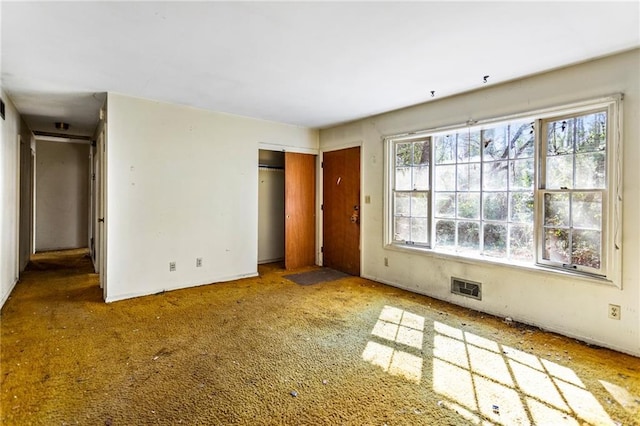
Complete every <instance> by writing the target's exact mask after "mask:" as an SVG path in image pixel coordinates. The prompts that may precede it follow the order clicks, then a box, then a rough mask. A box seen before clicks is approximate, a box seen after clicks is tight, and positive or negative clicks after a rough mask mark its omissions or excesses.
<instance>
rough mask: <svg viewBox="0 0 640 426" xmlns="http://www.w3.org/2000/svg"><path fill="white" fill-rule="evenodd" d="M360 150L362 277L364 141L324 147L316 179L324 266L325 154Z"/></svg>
mask: <svg viewBox="0 0 640 426" xmlns="http://www.w3.org/2000/svg"><path fill="white" fill-rule="evenodd" d="M357 147H359V148H360V200H359V203H360V204H359V206H360V236H359V237H360V241H358V245H359V247H360V276H362V265H363V262H362V260H363V259H362V253H363V251H364V250H362V235H363V234H364V232H362V223H363V220H362V219H363V216H364V215H363V204H364V203H363V200H364V194H363V191H362V183H363V182H364V179H363V176H364V173H363V171H364V167H363V166H364V163H363V158H364V155H363V147H364V144H363V143H362V140H361V139H359V140H357V141H352V142H346V143H343V144H338V145H332V146H328V147H324V148H320V155H318V159H319V163H320V164H318V178H317V179H316V181H317V184H318V188H317V194H318V204H317V205H318V212H317V213H316V214H317V217H318V229H319V232H318V235H317V238H318V240H317V241H318V265H321V266H323V265H324V259H323V258H322V250H321V247H323V246H324V239H323V234H324V223H323V222H324V216H323V214H322V203H323V201H324V187H323V180H324V169H323V168H322V164H323V163H324V153H325V152H332V151H340V150H343V149H349V148H357Z"/></svg>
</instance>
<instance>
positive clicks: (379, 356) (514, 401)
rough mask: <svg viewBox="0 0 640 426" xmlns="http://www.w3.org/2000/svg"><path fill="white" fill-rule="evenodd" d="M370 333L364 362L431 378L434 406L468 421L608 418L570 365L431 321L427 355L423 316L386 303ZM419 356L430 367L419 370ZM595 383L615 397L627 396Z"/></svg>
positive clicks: (416, 378) (607, 421) (421, 379)
mask: <svg viewBox="0 0 640 426" xmlns="http://www.w3.org/2000/svg"><path fill="white" fill-rule="evenodd" d="M371 335H372V337H371V340H370V341H369V342H368V343H367V345H366V347H365V348H364V351H363V353H362V359H363V360H364V361H366V362H369V363H371V364H373V365H375V366H377V367H380V368H382V369H383V371H385V372H387V373H389V374H391V375H395V376H400V377H403V378H405V379H407V380H409V381H411V382H414V383H415V384H417V385H420V384H421V383H422V384H423V385H428V382H429V381H431V383H432V386H433V391H435V392H436V393H437V394H439V395H440V396H441V397H442V398H443V399H442V401H441V402H440V405H441V406H442V407H444V408H448V409H451V410H453V411H455V412H456V413H458V414H459V415H461V416H462V417H464V418H465V419H466V420H467V421H469V422H470V423H472V424H483V425H485V424H496V425H505V426H506V425H547V424H548V425H551V424H552V425H580V424H582V422H587V423H589V424H597V425H615V424H616V423H615V422H614V421H613V420H612V419H611V418H610V417H609V415H608V414H607V412H606V411H605V410H604V408H603V407H602V405H601V404H600V402H599V401H598V400H597V399H596V398H595V397H594V396H593V395H592V394H591V392H589V390H588V389H587V388H586V386H585V385H584V383H583V382H582V380H580V378H579V377H578V376H577V375H576V374H575V373H574V372H573V370H571V369H570V368H568V367H565V366H562V365H560V364H557V363H555V362H552V361H549V360H547V359H543V358H539V357H537V356H535V355H532V354H529V353H526V352H523V351H520V350H518V349H515V348H512V347H509V346H505V345H502V344H500V343H498V342H496V341H493V340H490V339H487V338H484V337H481V336H478V335H475V334H473V333H470V332H467V331H464V330H461V329H459V328H456V327H452V326H450V325H447V324H444V323H441V322H438V321H434V322H433V336H434V338H433V346H432V348H433V353H429V351H428V349H429V348H428V346H430V343H431V342H424V337H425V318H424V317H423V316H420V315H417V314H414V313H411V312H408V311H406V310H403V309H399V308H395V307H392V306H385V307H384V308H383V309H382V312H381V313H380V316H379V318H378V320H377V322H376V324H375V325H374V326H373V329H372V331H371ZM425 343H427V344H425ZM423 354H424V355H423ZM426 357H429V361H430V363H431V364H432V366H433V371H432V372H423V365H424V363H425V358H426ZM429 373H432V376H431V377H429ZM601 383H602V385H603V386H604V387H605V388H606V389H607V390H608V391H609V392H610V393H611V394H612V395H613V396H614V398H616V400H618V401H621V400H628V399H629V398H632V396H630V395H625V394H623V393H622V392H620V391H619V390H617V389H615V385H611V384H609V383H607V382H604V383H603V382H602V381H601ZM621 404H622V405H623V406H624V404H623V403H622V402H621Z"/></svg>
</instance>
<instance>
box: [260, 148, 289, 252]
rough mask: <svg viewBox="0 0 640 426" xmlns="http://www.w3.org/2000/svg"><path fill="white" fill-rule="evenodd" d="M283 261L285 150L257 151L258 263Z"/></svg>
mask: <svg viewBox="0 0 640 426" xmlns="http://www.w3.org/2000/svg"><path fill="white" fill-rule="evenodd" d="M283 261H284V152H280V151H268V150H264V149H261V150H259V151H258V264H264V263H274V262H283Z"/></svg>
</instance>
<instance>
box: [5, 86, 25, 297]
mask: <svg viewBox="0 0 640 426" xmlns="http://www.w3.org/2000/svg"><path fill="white" fill-rule="evenodd" d="M0 97H2V100H3V101H4V103H5V118H4V119H0V194H1V195H0V198H1V199H0V201H1V204H0V307H2V305H4V302H5V301H6V300H7V298H8V297H9V294H11V290H13V287H14V286H15V285H16V283H17V282H18V277H19V274H20V269H21V267H23V265H19V260H18V256H19V253H18V251H19V245H20V238H19V230H18V227H19V217H20V216H19V211H18V205H19V199H20V189H19V186H20V176H19V173H20V159H19V151H20V145H19V142H18V135H20V137H21V139H22V140H23V141H24V142H25V143H27V144H28V143H30V141H31V138H32V136H33V134H32V133H31V130H30V129H29V127H28V126H27V125H26V123H25V122H24V120H22V118H21V117H20V114H18V111H17V110H16V108H15V106H14V105H13V103H12V102H11V99H9V97H8V96H7V94H6V93H5V92H4V91H2V90H0Z"/></svg>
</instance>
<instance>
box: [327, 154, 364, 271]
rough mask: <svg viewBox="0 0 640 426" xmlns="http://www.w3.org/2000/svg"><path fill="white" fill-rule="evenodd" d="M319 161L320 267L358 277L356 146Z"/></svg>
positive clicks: (358, 177) (357, 166)
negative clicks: (321, 192)
mask: <svg viewBox="0 0 640 426" xmlns="http://www.w3.org/2000/svg"><path fill="white" fill-rule="evenodd" d="M322 161H323V168H322V176H323V178H322V187H323V201H322V226H323V231H322V241H323V243H322V244H323V251H322V259H323V261H322V264H323V265H324V266H327V267H329V268H333V269H337V270H339V271H342V272H346V273H347V274H351V275H356V276H360V147H355V148H348V149H341V150H339V151H330V152H325V153H324V156H323V160H322Z"/></svg>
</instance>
